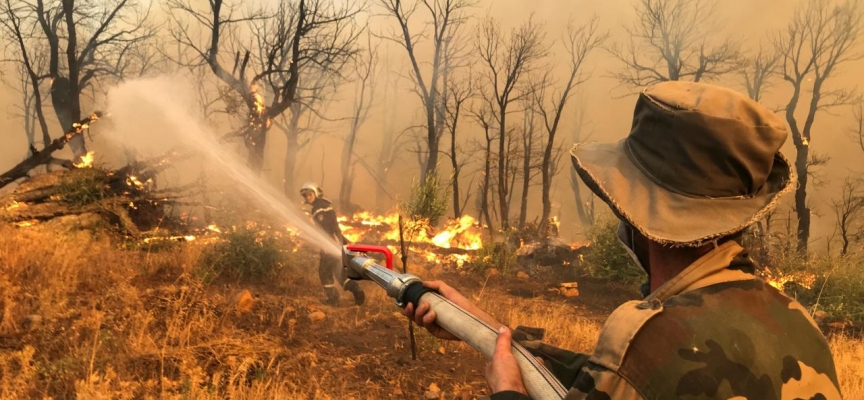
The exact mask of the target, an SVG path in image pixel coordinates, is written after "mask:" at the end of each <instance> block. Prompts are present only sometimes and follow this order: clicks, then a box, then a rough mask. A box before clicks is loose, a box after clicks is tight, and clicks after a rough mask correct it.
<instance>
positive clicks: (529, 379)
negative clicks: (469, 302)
mask: <svg viewBox="0 0 864 400" xmlns="http://www.w3.org/2000/svg"><path fill="white" fill-rule="evenodd" d="M367 253H381V254H384V256H385V260H386V261H385V263H386V264H387V266H386V267H385V266H382V265H380V264H378V261H377V260H375V259H373V258H371V257H369V255H368V254H367ZM342 265H343V266H344V267H345V268H346V270H347V273H348V277H349V278H351V279H355V280H361V279H364V280H371V281H373V282H375V283H376V284H377V285H378V286H381V287H382V288H384V290H386V291H387V296H389V297H391V298H393V299H395V300H396V305H397V306H399V307H400V308H404V307H406V306H407V305H408V304H414V307H415V309H416V307H417V305H418V304H420V302H421V301H426V302H429V306H430V309H431V310H433V311H435V314H436V316H437V317H436V320H435V321H436V323H437V324H438V325H440V326H441V327H442V328H444V329H446V330H447V331H448V332H450V333H452V334H453V335H455V336H456V337H458V338H459V339H461V340H462V341H464V342H465V343H468V345H470V346H471V347H473V348H474V349H475V350H477V351H479V352H480V353H481V354H483V356H484V357H486V358H487V359H491V358H492V353H493V352H494V350H495V342H496V340H497V338H498V331H497V330H496V329H494V328H493V327H492V326H490V325H489V324H488V323H486V322H484V321H482V320H481V319H480V318H478V317H476V316H474V315H472V314H470V313H468V312H467V311H465V310H464V309H462V308H461V307H459V306H458V305H456V304H454V303H452V302H451V301H449V300H447V299H445V298H444V297H443V296H441V295H440V294H438V293H437V292H435V291H433V290H431V289H429V288H426V287H424V286H423V281H422V280H420V278H419V277H417V276H415V275H412V274H400V273H398V272H396V271H394V270H393V254H392V253H391V252H390V249H388V248H387V247H384V246H371V245H361V244H352V245H347V246H345V247H344V251H343V256H342ZM510 349H511V350H512V352H513V356H514V357H515V358H516V362H517V363H518V364H519V370H520V371H521V372H522V381H523V382H524V383H525V388H526V389H527V390H528V396H530V397H531V398H533V399H563V398H564V396H565V395H566V394H567V390H566V389H565V388H564V386H563V385H561V382H559V381H558V379H556V378H555V376H554V375H552V373H551V372H549V370H548V369H546V367H545V366H543V364H541V363H540V362H539V361H538V360H537V359H536V358H534V356H533V355H531V353H530V352H528V350H526V349H525V348H524V347H522V345H520V344H519V343H517V342H515V341H514V342H513V343H512V344H511V348H510Z"/></svg>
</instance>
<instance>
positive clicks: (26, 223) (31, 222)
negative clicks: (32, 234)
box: [15, 219, 39, 228]
mask: <svg viewBox="0 0 864 400" xmlns="http://www.w3.org/2000/svg"><path fill="white" fill-rule="evenodd" d="M38 223H39V221H37V220H35V219H31V220H29V221H21V222H16V223H15V226H17V227H19V228H24V227H28V226H33V225H36V224H38Z"/></svg>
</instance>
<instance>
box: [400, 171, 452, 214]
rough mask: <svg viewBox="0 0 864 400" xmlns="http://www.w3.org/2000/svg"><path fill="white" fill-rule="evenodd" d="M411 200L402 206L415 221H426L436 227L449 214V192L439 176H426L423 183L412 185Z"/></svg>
mask: <svg viewBox="0 0 864 400" xmlns="http://www.w3.org/2000/svg"><path fill="white" fill-rule="evenodd" d="M411 186H412V187H411V198H410V199H408V201H407V202H406V203H403V204H402V205H401V208H402V209H403V210H405V213H406V214H407V215H408V216H409V217H411V219H413V220H417V221H419V220H426V221H429V224H430V225H432V226H435V225H436V224H437V223H438V220H439V219H440V218H441V217H442V216H444V213H446V212H447V204H448V198H449V190H448V189H447V186H446V185H442V184H441V178H439V177H438V174H435V173H432V174H428V175H426V179H425V180H423V181H422V182H414V184H413V185H411Z"/></svg>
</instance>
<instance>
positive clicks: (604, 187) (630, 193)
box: [570, 140, 795, 246]
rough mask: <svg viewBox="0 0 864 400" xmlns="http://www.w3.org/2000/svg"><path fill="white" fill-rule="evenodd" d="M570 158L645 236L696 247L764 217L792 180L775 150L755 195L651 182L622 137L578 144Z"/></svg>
mask: <svg viewBox="0 0 864 400" xmlns="http://www.w3.org/2000/svg"><path fill="white" fill-rule="evenodd" d="M570 156H571V158H572V161H573V166H574V167H575V168H576V171H577V172H578V173H579V176H580V177H581V178H582V180H583V181H584V182H585V184H586V185H587V186H588V188H589V189H591V190H592V191H593V192H594V194H596V195H597V196H598V197H600V199H601V200H603V201H604V202H606V203H607V204H608V205H609V207H611V208H612V211H613V212H614V213H615V214H616V215H617V216H618V217H619V218H622V219H624V220H626V221H627V222H629V223H630V224H631V225H633V227H634V228H636V229H637V230H639V232H641V233H642V234H643V235H645V236H646V237H647V238H649V239H651V240H653V241H655V242H658V243H661V244H667V245H672V246H675V245H677V246H700V245H702V244H704V243H706V242H709V241H712V240H714V239H717V238H721V237H724V236H728V235H731V234H734V233H737V232H739V231H741V230H743V229H744V228H746V227H747V226H749V225H752V224H753V223H755V222H756V221H758V220H760V219H762V218H763V217H765V215H766V214H767V213H768V212H769V211H771V209H772V208H774V206H776V203H777V201H778V200H779V198H780V197H781V196H783V195H784V194H786V193H788V192H790V191H791V190H792V188H793V187H794V186H793V184H792V182H794V181H795V172H794V169H793V168H792V167H791V165H790V163H789V161H788V160H787V159H786V158H785V157H784V156H783V155H782V154H781V153H777V155H776V156H775V157H774V166H773V168H772V170H771V172H770V174H769V175H768V179H767V181H766V183H765V186H764V187H763V189H762V190H761V191H760V193H759V194H757V195H755V196H752V197H743V196H739V197H722V198H716V197H715V198H711V197H702V196H690V195H686V194H681V193H676V192H673V191H670V190H668V189H666V188H664V187H662V186H660V185H658V184H656V183H655V182H653V181H652V180H651V179H650V178H649V177H648V176H647V175H645V174H644V173H643V172H642V171H641V170H640V169H639V168H638V167H637V166H636V165H635V164H634V163H633V162H632V161H631V160H630V158H629V157H628V156H627V154H625V149H624V140H622V141H620V142H617V143H583V144H577V145H575V146H573V149H572V150H570Z"/></svg>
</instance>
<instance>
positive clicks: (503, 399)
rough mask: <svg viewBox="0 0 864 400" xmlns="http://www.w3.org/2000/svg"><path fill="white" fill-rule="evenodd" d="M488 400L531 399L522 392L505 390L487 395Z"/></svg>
mask: <svg viewBox="0 0 864 400" xmlns="http://www.w3.org/2000/svg"><path fill="white" fill-rule="evenodd" d="M489 400H531V398H530V397H528V396H526V395H525V394H523V393H519V392H514V391H512V390H508V391H506V392H498V393H493V394H492V395H491V396H489Z"/></svg>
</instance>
